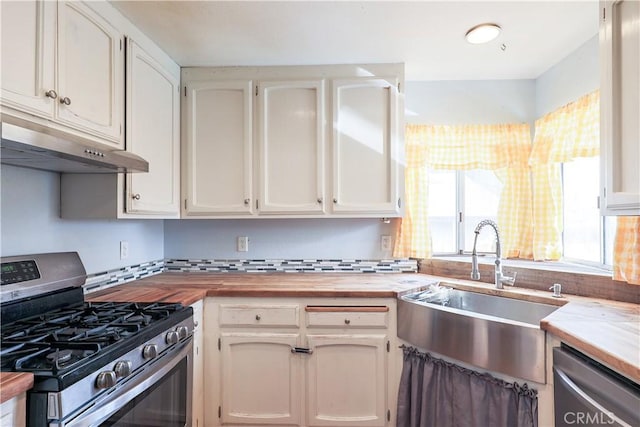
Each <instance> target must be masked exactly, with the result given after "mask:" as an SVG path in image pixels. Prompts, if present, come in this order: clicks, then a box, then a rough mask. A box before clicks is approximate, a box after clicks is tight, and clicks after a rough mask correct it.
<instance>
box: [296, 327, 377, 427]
mask: <svg viewBox="0 0 640 427" xmlns="http://www.w3.org/2000/svg"><path fill="white" fill-rule="evenodd" d="M307 341H308V345H309V348H310V349H312V350H313V354H312V355H311V356H310V357H309V359H308V365H307V382H306V384H307V425H309V426H367V427H374V426H384V425H386V413H387V370H388V366H387V351H386V343H387V336H386V335H374V334H371V335H369V334H367V335H346V334H345V335H307Z"/></svg>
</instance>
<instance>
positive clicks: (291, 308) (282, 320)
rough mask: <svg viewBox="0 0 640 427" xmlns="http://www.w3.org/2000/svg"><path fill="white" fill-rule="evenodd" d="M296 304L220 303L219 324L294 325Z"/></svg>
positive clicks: (297, 315) (295, 321)
mask: <svg viewBox="0 0 640 427" xmlns="http://www.w3.org/2000/svg"><path fill="white" fill-rule="evenodd" d="M298 313H299V308H298V306H297V305H258V304H251V305H246V304H244V305H231V304H221V305H220V326H295V327H298V326H299V324H300V322H299V314H298Z"/></svg>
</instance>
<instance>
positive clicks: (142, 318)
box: [127, 314, 151, 325]
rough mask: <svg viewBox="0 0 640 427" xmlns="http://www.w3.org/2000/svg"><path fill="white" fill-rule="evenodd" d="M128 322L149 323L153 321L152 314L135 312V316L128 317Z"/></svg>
mask: <svg viewBox="0 0 640 427" xmlns="http://www.w3.org/2000/svg"><path fill="white" fill-rule="evenodd" d="M127 322H131V323H142V324H143V325H148V324H149V323H150V322H151V316H149V315H146V314H134V315H133V316H130V317H127Z"/></svg>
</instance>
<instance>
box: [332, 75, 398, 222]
mask: <svg viewBox="0 0 640 427" xmlns="http://www.w3.org/2000/svg"><path fill="white" fill-rule="evenodd" d="M333 115H334V116H333V127H334V128H333V211H334V212H339V213H354V212H376V213H389V214H391V215H393V214H397V212H398V211H399V209H400V200H399V197H398V179H399V177H398V173H399V170H400V169H399V167H398V162H399V161H400V151H399V136H398V106H397V90H396V83H394V80H393V79H390V81H389V80H387V79H373V78H372V79H357V80H336V81H334V82H333Z"/></svg>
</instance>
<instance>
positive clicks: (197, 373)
mask: <svg viewBox="0 0 640 427" xmlns="http://www.w3.org/2000/svg"><path fill="white" fill-rule="evenodd" d="M203 305H204V304H203V302H202V301H198V302H195V303H193V304H191V307H192V308H193V326H194V327H193V384H192V390H193V394H192V396H191V399H192V408H193V409H192V415H191V425H192V426H194V427H202V426H204V425H205V424H204V345H203V344H204V334H203V332H202V331H203V328H204V318H203V315H204V313H203Z"/></svg>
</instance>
